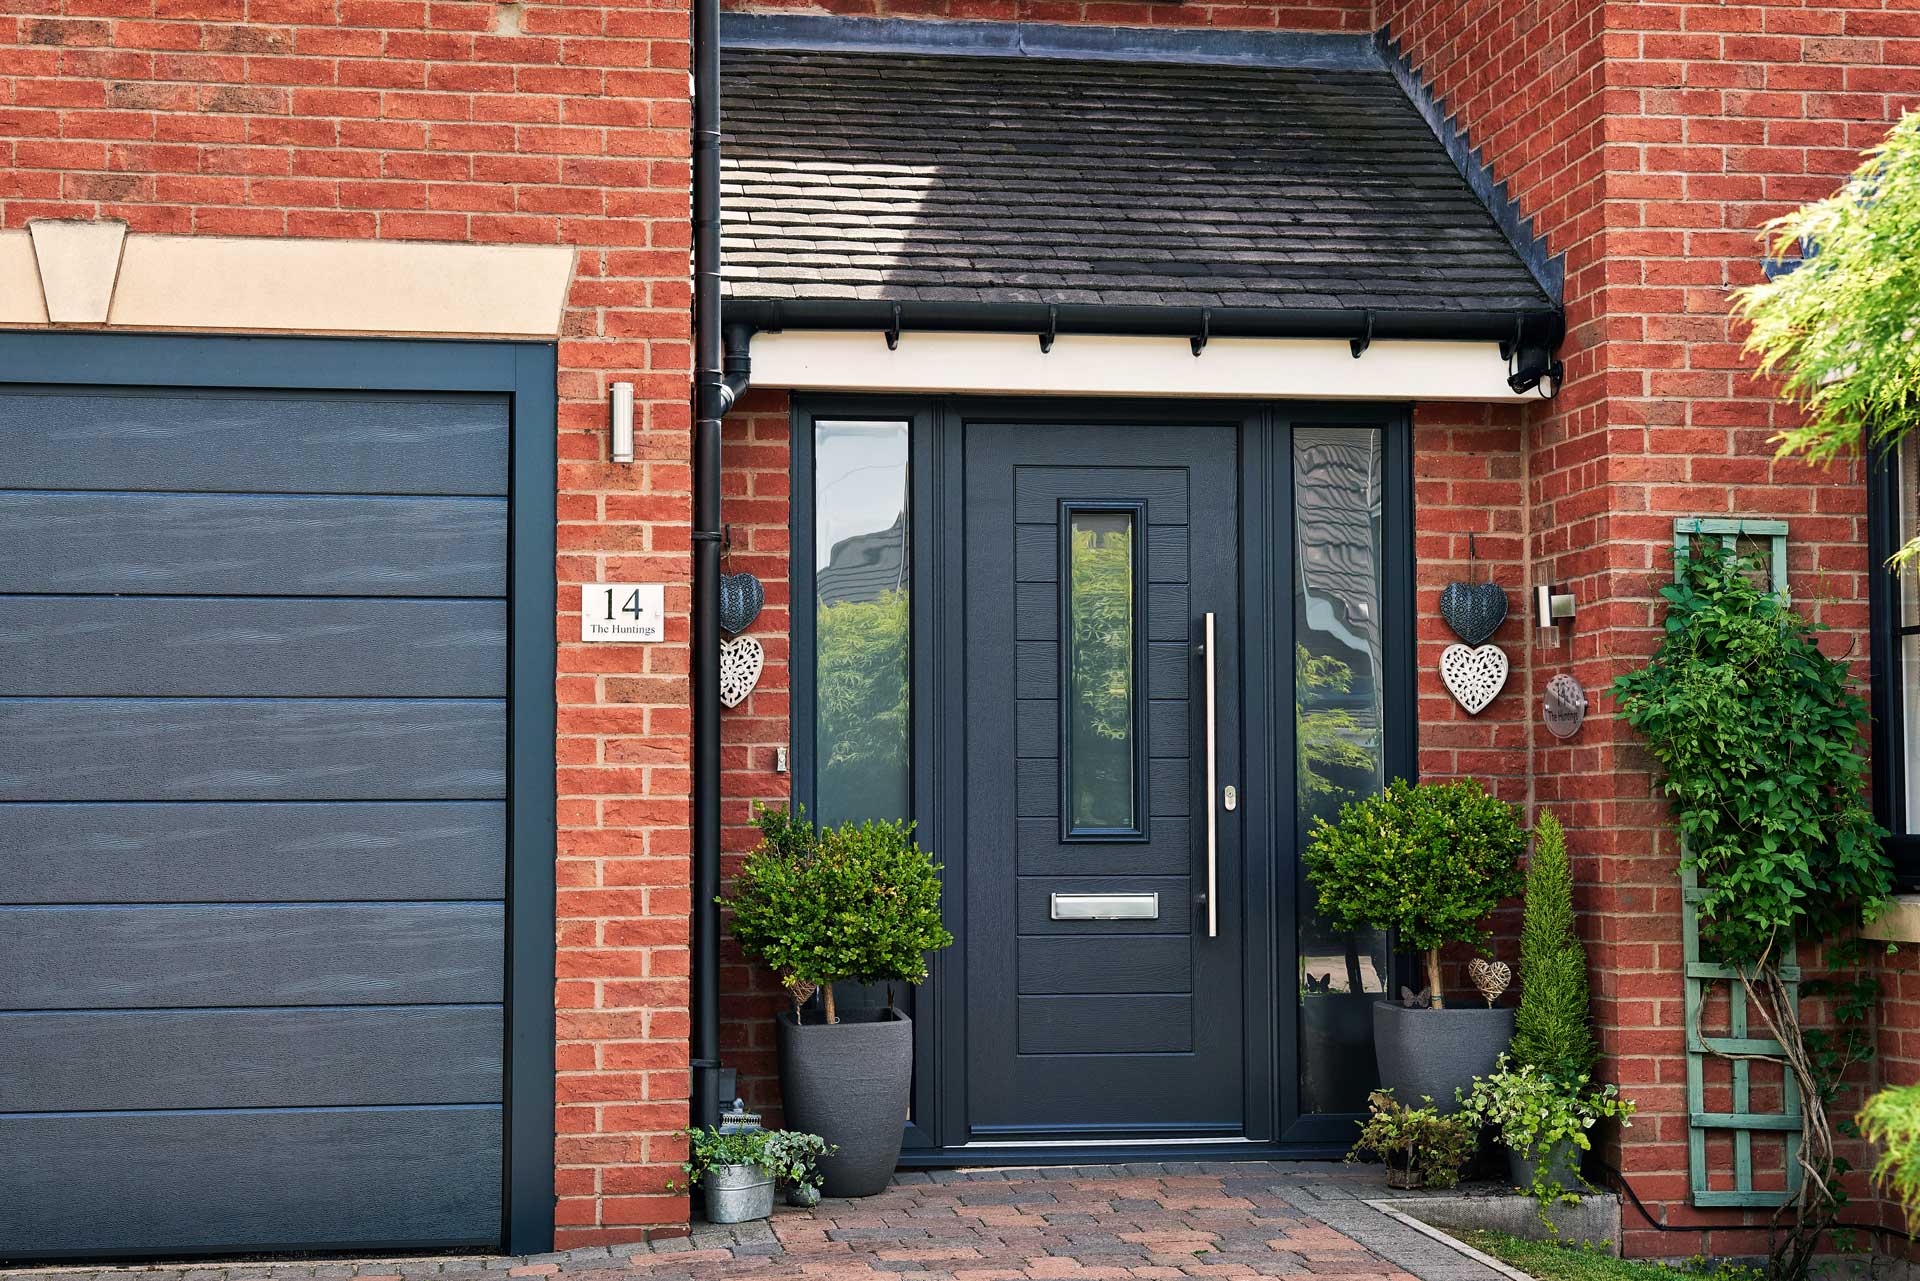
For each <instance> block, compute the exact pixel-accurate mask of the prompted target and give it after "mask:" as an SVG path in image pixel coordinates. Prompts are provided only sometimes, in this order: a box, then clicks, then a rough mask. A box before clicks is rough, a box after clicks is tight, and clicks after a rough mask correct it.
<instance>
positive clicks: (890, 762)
mask: <svg viewBox="0 0 1920 1281" xmlns="http://www.w3.org/2000/svg"><path fill="white" fill-rule="evenodd" d="M815 627H816V631H815V638H814V645H815V650H816V655H817V659H816V661H817V667H818V670H817V672H816V674H815V680H814V700H815V701H814V714H815V717H816V719H817V720H818V731H817V734H818V736H817V739H816V741H817V742H818V743H819V746H820V752H821V759H820V761H819V762H818V765H817V770H818V773H819V775H820V779H821V783H822V797H821V803H822V805H823V806H825V807H826V812H827V813H829V814H844V813H847V812H849V809H850V802H851V797H848V798H847V801H846V803H844V804H843V805H841V806H835V805H832V804H829V803H828V799H827V796H826V793H827V791H828V790H830V789H837V790H839V791H843V792H844V791H851V790H852V789H856V788H858V787H859V786H860V785H861V783H862V782H863V780H867V779H871V778H873V777H882V778H891V777H894V776H896V775H897V774H898V773H899V771H900V768H901V765H900V762H902V761H904V760H906V759H907V755H908V744H907V736H908V733H909V731H910V728H911V727H910V720H909V714H908V708H909V702H908V696H907V684H908V682H907V663H908V656H909V654H910V652H911V648H910V646H909V643H908V630H909V611H908V596H907V593H906V592H904V591H889V592H882V593H881V594H880V596H879V597H877V598H876V599H874V600H870V601H840V602H837V603H835V604H832V605H824V606H822V607H821V609H820V612H819V615H818V619H817V622H816V624H815ZM851 812H853V813H861V812H863V811H862V810H861V809H858V808H851Z"/></svg>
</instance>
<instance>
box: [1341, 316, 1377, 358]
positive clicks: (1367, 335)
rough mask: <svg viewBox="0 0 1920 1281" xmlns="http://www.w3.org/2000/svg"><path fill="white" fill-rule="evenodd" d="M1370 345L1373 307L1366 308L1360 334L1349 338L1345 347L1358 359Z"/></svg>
mask: <svg viewBox="0 0 1920 1281" xmlns="http://www.w3.org/2000/svg"><path fill="white" fill-rule="evenodd" d="M1371 346H1373V309H1372V308H1368V309H1367V319H1366V324H1365V325H1364V326H1363V327H1362V328H1361V330H1360V336H1359V337H1358V338H1355V339H1352V340H1350V341H1349V342H1348V343H1347V349H1348V350H1349V351H1351V352H1353V358H1354V359H1355V360H1358V359H1360V357H1361V356H1362V355H1364V354H1366V350H1367V348H1369V347H1371Z"/></svg>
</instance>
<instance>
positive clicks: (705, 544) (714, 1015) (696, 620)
mask: <svg viewBox="0 0 1920 1281" xmlns="http://www.w3.org/2000/svg"><path fill="white" fill-rule="evenodd" d="M720 308H721V303H720V3H719V0H694V4H693V332H694V346H693V357H694V375H693V397H694V426H693V604H692V613H693V619H692V624H693V626H692V645H693V656H692V661H691V663H690V667H691V675H692V680H693V689H692V694H693V742H692V749H693V878H692V879H693V922H692V957H691V962H692V964H691V970H692V975H691V980H692V981H691V987H692V993H691V995H692V1006H693V1008H692V1010H691V1011H690V1014H691V1016H692V1017H691V1024H692V1028H691V1036H690V1038H689V1044H688V1052H689V1059H690V1065H691V1067H692V1069H693V1080H692V1083H691V1085H692V1090H691V1094H692V1099H691V1115H690V1118H689V1119H690V1121H691V1123H692V1124H693V1125H694V1126H696V1127H698V1126H706V1125H715V1124H718V1122H719V1119H720V1112H721V1109H722V1108H723V1107H724V1106H725V1105H726V1104H728V1103H730V1102H731V1101H732V1100H730V1099H723V1098H720V1097H719V1095H720V1089H719V1078H720V909H719V907H718V905H717V904H716V903H715V901H714V900H715V898H716V897H717V896H718V894H719V893H720V551H721V546H720V544H721V540H722V538H723V537H724V536H725V530H724V528H723V526H722V524H721V520H720V420H721V419H722V418H723V417H725V416H726V412H727V408H728V407H729V406H730V405H732V404H733V401H734V399H735V397H737V396H738V395H739V394H740V392H741V391H743V390H745V388H746V362H745V345H744V340H743V342H742V348H741V358H740V359H739V360H738V361H737V362H736V361H735V360H734V359H732V358H729V359H727V361H726V368H725V369H724V370H723V369H722V364H721V360H722V357H721V331H720V325H721V317H720Z"/></svg>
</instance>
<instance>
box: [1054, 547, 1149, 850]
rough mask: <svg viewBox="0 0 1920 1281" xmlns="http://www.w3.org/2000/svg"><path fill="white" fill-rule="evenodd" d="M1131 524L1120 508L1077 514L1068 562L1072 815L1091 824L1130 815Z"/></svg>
mask: <svg viewBox="0 0 1920 1281" xmlns="http://www.w3.org/2000/svg"><path fill="white" fill-rule="evenodd" d="M1133 548H1134V544H1133V523H1132V520H1131V518H1130V517H1129V516H1128V515H1127V514H1126V513H1124V512H1099V513H1094V512H1087V513H1082V514H1081V515H1079V516H1077V517H1076V518H1075V522H1074V529H1073V531H1072V546H1071V548H1070V549H1069V554H1068V564H1069V572H1070V576H1071V587H1070V591H1069V600H1070V609H1069V635H1068V663H1067V666H1068V671H1069V672H1070V673H1071V675H1072V679H1073V687H1072V691H1071V693H1072V699H1071V704H1070V709H1071V711H1070V715H1069V717H1068V729H1069V732H1070V733H1071V734H1072V736H1073V743H1072V748H1073V750H1072V752H1071V753H1070V754H1069V761H1070V762H1071V766H1072V768H1071V771H1070V775H1071V776H1070V779H1069V785H1070V786H1071V788H1072V791H1073V797H1072V809H1071V813H1072V815H1073V816H1074V818H1075V820H1076V821H1077V822H1081V823H1086V824H1088V825H1091V826H1096V827H1125V826H1128V825H1130V824H1131V823H1132V822H1133V820H1134V814H1133V806H1134V780H1133V770H1134V754H1133V734H1134V670H1133V637H1134V625H1133V624H1134V619H1133V600H1134V592H1133Z"/></svg>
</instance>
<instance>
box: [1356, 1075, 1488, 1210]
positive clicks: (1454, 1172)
mask: <svg viewBox="0 0 1920 1281" xmlns="http://www.w3.org/2000/svg"><path fill="white" fill-rule="evenodd" d="M1421 1104H1422V1106H1420V1107H1408V1106H1407V1105H1406V1104H1403V1103H1401V1102H1399V1101H1398V1100H1396V1099H1395V1098H1394V1097H1393V1091H1392V1090H1375V1091H1374V1092H1373V1093H1371V1094H1369V1095H1368V1096H1367V1111H1368V1113H1369V1115H1368V1117H1367V1119H1366V1120H1365V1121H1362V1122H1360V1123H1359V1124H1360V1138H1359V1141H1358V1142H1356V1143H1355V1144H1354V1145H1353V1150H1352V1151H1351V1152H1349V1153H1347V1160H1349V1161H1362V1160H1366V1159H1368V1158H1378V1159H1379V1160H1380V1161H1382V1162H1384V1163H1385V1164H1386V1166H1387V1168H1388V1169H1390V1170H1399V1171H1402V1172H1407V1173H1412V1174H1414V1175H1416V1176H1418V1178H1419V1180H1420V1183H1421V1185H1423V1186H1425V1187H1429V1188H1450V1187H1452V1186H1453V1185H1454V1184H1456V1183H1458V1182H1459V1181H1460V1170H1461V1168H1462V1167H1463V1166H1465V1165H1466V1163H1467V1161H1468V1159H1469V1158H1471V1157H1472V1156H1473V1150H1474V1147H1475V1146H1476V1144H1477V1143H1478V1141H1479V1132H1478V1130H1477V1128H1476V1127H1475V1125H1474V1123H1473V1122H1472V1121H1471V1120H1469V1119H1467V1118H1465V1117H1462V1116H1459V1115H1454V1116H1441V1115H1440V1111H1439V1109H1438V1108H1436V1107H1434V1105H1433V1100H1432V1099H1431V1098H1428V1097H1423V1098H1422V1099H1421Z"/></svg>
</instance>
